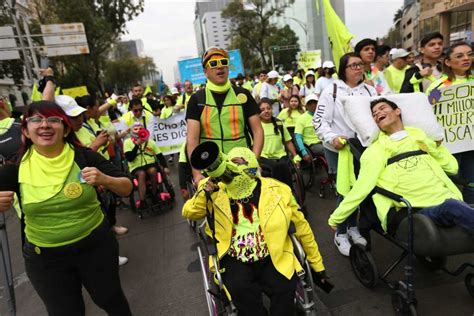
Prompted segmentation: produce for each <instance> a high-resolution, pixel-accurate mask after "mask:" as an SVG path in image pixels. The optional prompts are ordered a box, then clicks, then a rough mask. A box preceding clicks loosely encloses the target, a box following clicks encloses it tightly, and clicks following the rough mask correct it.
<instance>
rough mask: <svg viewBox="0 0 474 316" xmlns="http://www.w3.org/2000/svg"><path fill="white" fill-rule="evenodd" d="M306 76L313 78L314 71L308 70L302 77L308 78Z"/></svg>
mask: <svg viewBox="0 0 474 316" xmlns="http://www.w3.org/2000/svg"><path fill="white" fill-rule="evenodd" d="M308 76H314V71H312V70H308V71H307V72H306V73H305V74H304V77H305V78H306V77H308Z"/></svg>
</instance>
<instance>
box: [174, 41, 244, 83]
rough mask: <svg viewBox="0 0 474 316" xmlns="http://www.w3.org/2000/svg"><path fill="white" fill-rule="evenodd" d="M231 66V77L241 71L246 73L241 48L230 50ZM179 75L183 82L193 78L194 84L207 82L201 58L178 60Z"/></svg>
mask: <svg viewBox="0 0 474 316" xmlns="http://www.w3.org/2000/svg"><path fill="white" fill-rule="evenodd" d="M229 57H230V66H229V78H235V77H237V75H238V74H239V73H240V74H242V75H244V74H245V73H244V66H243V63H242V56H241V55H240V50H238V49H234V50H231V51H229ZM178 68H179V75H180V77H181V82H184V81H185V80H191V82H192V83H193V84H203V83H206V76H205V75H204V71H203V69H202V65H201V58H200V57H196V58H190V59H184V60H180V61H178Z"/></svg>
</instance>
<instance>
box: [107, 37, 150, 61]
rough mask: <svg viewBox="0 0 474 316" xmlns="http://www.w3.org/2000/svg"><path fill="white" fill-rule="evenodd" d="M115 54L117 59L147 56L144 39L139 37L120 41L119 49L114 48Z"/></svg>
mask: <svg viewBox="0 0 474 316" xmlns="http://www.w3.org/2000/svg"><path fill="white" fill-rule="evenodd" d="M114 54H115V58H117V59H118V58H124V57H140V58H141V57H145V49H144V46H143V41H142V40H141V39H138V40H129V41H122V42H119V43H118V44H117V49H115V50H114Z"/></svg>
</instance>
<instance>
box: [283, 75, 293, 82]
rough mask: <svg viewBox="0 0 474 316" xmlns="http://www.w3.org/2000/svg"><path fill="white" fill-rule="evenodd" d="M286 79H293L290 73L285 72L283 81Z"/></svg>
mask: <svg viewBox="0 0 474 316" xmlns="http://www.w3.org/2000/svg"><path fill="white" fill-rule="evenodd" d="M288 80H293V77H292V76H291V75H290V74H286V75H284V76H283V82H287V81H288Z"/></svg>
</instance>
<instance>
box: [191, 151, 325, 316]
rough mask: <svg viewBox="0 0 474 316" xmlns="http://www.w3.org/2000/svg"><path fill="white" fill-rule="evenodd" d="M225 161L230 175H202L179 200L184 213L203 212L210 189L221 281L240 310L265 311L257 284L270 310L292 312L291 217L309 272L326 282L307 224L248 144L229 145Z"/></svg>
mask: <svg viewBox="0 0 474 316" xmlns="http://www.w3.org/2000/svg"><path fill="white" fill-rule="evenodd" d="M191 160H192V158H191ZM225 164H226V168H227V170H229V172H231V173H232V174H233V175H234V176H233V177H232V179H228V180H227V181H226V180H223V181H221V182H219V183H218V185H216V184H214V183H213V182H212V180H210V178H206V179H203V180H202V181H201V182H200V185H199V187H198V191H197V193H196V194H195V196H194V197H193V198H192V199H190V200H188V201H187V202H186V204H185V205H184V206H183V216H184V217H187V218H189V219H192V220H198V219H201V218H204V217H205V216H206V204H207V199H206V192H209V193H211V199H212V204H213V209H214V227H215V239H216V242H217V254H218V256H219V260H220V267H221V268H222V269H223V271H224V272H223V274H222V276H223V281H224V285H225V286H226V288H227V290H228V291H229V293H230V295H231V296H232V301H233V303H234V304H235V306H236V307H237V310H238V312H239V315H266V311H265V309H264V306H263V304H262V290H263V291H264V292H265V293H266V294H267V295H268V296H269V297H270V299H271V314H272V315H293V305H294V294H295V288H296V282H297V274H296V273H295V272H300V271H302V270H303V269H302V267H301V265H300V264H299V262H298V259H297V258H296V256H295V254H294V252H293V244H292V242H291V239H290V237H289V235H288V228H289V225H290V222H293V223H294V225H295V227H296V237H297V238H298V239H299V240H300V242H301V244H302V246H303V248H304V250H305V252H306V254H307V260H308V262H309V263H310V265H311V268H312V270H313V271H314V273H312V274H313V278H315V279H316V280H321V282H322V283H324V282H327V281H326V276H325V268H324V265H323V260H322V257H321V255H320V253H319V250H318V245H317V244H316V241H315V239H314V235H313V232H312V230H311V227H310V226H309V224H308V222H307V221H306V219H305V218H304V216H303V213H302V212H300V211H299V210H298V205H297V203H296V201H295V199H294V197H293V195H292V193H291V189H290V188H289V187H288V186H287V185H285V184H283V183H281V182H279V181H276V180H273V179H271V178H264V177H260V176H259V175H258V173H257V170H258V161H257V158H256V156H255V154H254V153H252V151H251V150H250V149H248V148H243V147H236V148H233V149H232V150H231V151H230V152H229V153H228V155H227V160H226V162H225ZM224 182H226V183H224ZM211 269H213V267H211Z"/></svg>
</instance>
